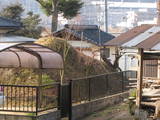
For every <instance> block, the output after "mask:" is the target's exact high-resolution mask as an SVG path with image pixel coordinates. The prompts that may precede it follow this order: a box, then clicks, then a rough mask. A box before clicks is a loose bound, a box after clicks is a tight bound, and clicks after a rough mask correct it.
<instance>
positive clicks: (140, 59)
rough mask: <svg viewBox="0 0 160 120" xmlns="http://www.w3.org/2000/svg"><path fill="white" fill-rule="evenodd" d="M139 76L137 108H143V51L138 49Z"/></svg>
mask: <svg viewBox="0 0 160 120" xmlns="http://www.w3.org/2000/svg"><path fill="white" fill-rule="evenodd" d="M138 63H139V65H138V70H137V73H138V76H137V97H136V106H137V107H138V108H140V107H141V100H142V84H143V49H141V48H140V49H138Z"/></svg>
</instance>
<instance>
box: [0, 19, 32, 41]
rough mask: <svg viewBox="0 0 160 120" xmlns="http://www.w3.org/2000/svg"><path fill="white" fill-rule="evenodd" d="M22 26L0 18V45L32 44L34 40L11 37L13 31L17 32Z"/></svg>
mask: <svg viewBox="0 0 160 120" xmlns="http://www.w3.org/2000/svg"><path fill="white" fill-rule="evenodd" d="M22 27H23V25H22V24H21V23H19V22H16V21H13V20H11V19H8V18H4V17H0V43H3V42H5V43H6V42H12V43H13V42H14V43H17V42H18V43H19V42H34V41H35V39H33V38H27V37H23V36H16V35H12V32H13V31H16V30H19V29H20V28H22Z"/></svg>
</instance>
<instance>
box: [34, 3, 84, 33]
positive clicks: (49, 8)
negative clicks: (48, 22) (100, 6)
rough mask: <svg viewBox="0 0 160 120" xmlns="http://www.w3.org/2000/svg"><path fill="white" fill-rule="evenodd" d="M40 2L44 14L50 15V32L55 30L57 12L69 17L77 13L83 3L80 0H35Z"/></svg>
mask: <svg viewBox="0 0 160 120" xmlns="http://www.w3.org/2000/svg"><path fill="white" fill-rule="evenodd" d="M36 1H37V2H39V3H40V5H41V7H42V9H43V10H44V12H45V13H46V15H48V16H51V15H52V32H53V31H56V30H57V25H58V14H63V16H64V18H66V19H71V18H73V17H75V16H76V15H77V14H79V10H80V8H81V7H82V5H83V3H82V2H81V1H80V0H36Z"/></svg>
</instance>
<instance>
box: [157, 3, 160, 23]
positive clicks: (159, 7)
mask: <svg viewBox="0 0 160 120" xmlns="http://www.w3.org/2000/svg"><path fill="white" fill-rule="evenodd" d="M157 25H160V0H157Z"/></svg>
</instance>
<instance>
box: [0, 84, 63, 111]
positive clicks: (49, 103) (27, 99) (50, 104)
mask: <svg viewBox="0 0 160 120" xmlns="http://www.w3.org/2000/svg"><path fill="white" fill-rule="evenodd" d="M59 89H60V85H59V84H58V83H56V84H50V85H42V86H24V85H0V111H8V112H27V113H35V114H38V112H42V111H45V110H49V109H53V108H58V101H59V100H58V98H59Z"/></svg>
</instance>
